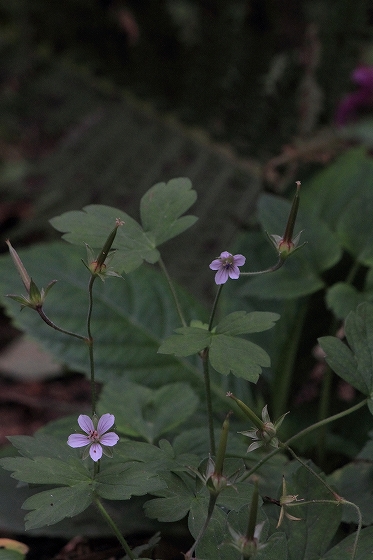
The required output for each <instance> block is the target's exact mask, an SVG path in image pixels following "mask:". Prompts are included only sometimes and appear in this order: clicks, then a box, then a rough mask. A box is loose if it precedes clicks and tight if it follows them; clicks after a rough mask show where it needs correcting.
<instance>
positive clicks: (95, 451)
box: [67, 413, 119, 461]
mask: <svg viewBox="0 0 373 560" xmlns="http://www.w3.org/2000/svg"><path fill="white" fill-rule="evenodd" d="M114 422H115V416H114V415H113V414H109V413H107V414H103V415H102V416H101V418H100V419H99V420H98V418H97V416H94V417H93V420H91V418H90V417H89V416H87V415H86V414H81V415H80V416H79V418H78V424H79V426H80V427H81V429H82V430H83V432H85V433H86V435H85V434H71V435H70V436H69V438H68V440H67V445H70V447H74V448H75V447H84V446H86V449H85V450H84V453H83V459H86V458H87V457H88V454H89V455H90V456H91V459H93V461H98V460H99V459H101V457H102V453H104V454H105V455H107V456H108V457H112V451H111V449H107V447H112V446H113V445H115V444H116V443H118V440H119V436H117V434H116V433H115V432H109V433H106V432H107V431H108V430H109V428H111V427H112V426H113V425H114Z"/></svg>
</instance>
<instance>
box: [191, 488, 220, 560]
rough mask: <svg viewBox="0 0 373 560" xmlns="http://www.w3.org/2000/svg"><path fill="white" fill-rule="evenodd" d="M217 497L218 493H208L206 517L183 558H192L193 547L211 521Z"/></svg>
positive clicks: (195, 546)
mask: <svg viewBox="0 0 373 560" xmlns="http://www.w3.org/2000/svg"><path fill="white" fill-rule="evenodd" d="M217 498H218V494H210V500H209V505H208V509H207V517H206V519H205V522H204V524H203V526H202V528H201V530H200V532H199V533H198V536H197V538H196V540H195V541H194V544H193V546H192V548H190V549H189V550H188V552H187V553H186V554H185V560H190V559H191V558H192V554H193V552H194V551H195V549H196V548H197V546H198V544H199V542H200V540H201V539H202V537H203V535H204V534H205V532H206V529H207V527H208V525H209V523H210V521H211V517H212V514H213V512H214V507H215V504H216V500H217Z"/></svg>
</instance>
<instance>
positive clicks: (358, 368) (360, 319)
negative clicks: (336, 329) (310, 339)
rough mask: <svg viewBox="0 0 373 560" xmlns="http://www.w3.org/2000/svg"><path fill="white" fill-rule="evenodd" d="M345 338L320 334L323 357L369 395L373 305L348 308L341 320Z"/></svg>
mask: <svg viewBox="0 0 373 560" xmlns="http://www.w3.org/2000/svg"><path fill="white" fill-rule="evenodd" d="M345 333H346V338H347V342H348V344H349V346H350V348H351V350H350V349H349V348H348V347H347V346H346V345H345V344H343V342H341V341H340V340H339V339H337V338H334V337H330V336H327V337H322V338H320V339H319V343H320V345H321V347H322V349H323V350H324V352H325V353H326V357H325V360H326V362H327V363H328V364H329V365H330V367H331V368H332V369H333V370H334V371H335V372H336V373H337V374H338V375H339V376H340V377H342V379H344V380H345V381H347V382H348V383H350V384H351V385H352V386H353V387H355V388H356V389H358V390H359V391H361V392H362V393H363V394H364V395H367V396H370V395H371V394H372V391H373V369H372V368H373V305H372V304H370V303H362V304H360V305H359V306H358V308H357V310H356V312H351V313H350V314H349V315H348V317H347V319H346V323H345Z"/></svg>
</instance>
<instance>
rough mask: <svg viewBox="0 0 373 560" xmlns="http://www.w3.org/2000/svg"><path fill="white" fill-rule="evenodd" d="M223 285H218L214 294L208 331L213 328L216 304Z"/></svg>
mask: <svg viewBox="0 0 373 560" xmlns="http://www.w3.org/2000/svg"><path fill="white" fill-rule="evenodd" d="M223 286H224V284H220V286H219V288H218V291H217V292H216V296H215V299H214V303H213V304H212V309H211V314H210V320H209V327H208V329H209V331H212V327H213V323H214V318H215V313H216V310H217V307H218V302H219V299H220V295H221V291H222V289H223Z"/></svg>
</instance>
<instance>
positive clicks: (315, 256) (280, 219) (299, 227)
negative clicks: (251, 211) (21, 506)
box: [258, 193, 342, 274]
mask: <svg viewBox="0 0 373 560" xmlns="http://www.w3.org/2000/svg"><path fill="white" fill-rule="evenodd" d="M290 208H291V203H290V202H289V201H287V200H285V199H284V198H281V197H278V196H273V195H268V194H265V195H263V196H262V197H261V198H260V200H259V204H258V214H259V221H260V223H261V224H262V226H263V229H264V230H265V231H267V232H268V233H269V234H277V235H281V236H282V235H283V233H284V231H285V227H286V222H287V218H288V215H289V212H290ZM299 231H303V232H304V233H302V236H301V240H300V243H302V239H303V241H307V242H308V243H307V245H305V246H304V247H302V249H301V250H299V251H298V252H297V253H296V255H294V256H292V257H291V260H294V259H301V260H303V261H306V262H307V263H308V264H309V265H310V268H311V270H313V271H314V272H315V273H318V274H319V273H321V272H323V271H325V270H328V269H329V268H331V267H332V266H333V265H335V264H336V263H337V262H338V261H339V259H340V258H341V256H342V251H341V247H340V244H339V242H338V239H337V237H336V236H335V234H334V233H333V232H332V231H331V230H330V228H329V226H328V225H327V223H326V222H325V221H324V220H322V219H321V218H319V217H317V216H316V215H315V214H314V213H313V212H311V211H310V210H309V209H308V208H304V207H303V206H302V193H301V195H300V205H299V211H298V216H297V221H296V225H295V231H294V237H295V235H296V234H297V233H298V232H299ZM289 260H290V259H289ZM287 262H288V261H287ZM287 262H286V263H285V265H284V266H286V265H287Z"/></svg>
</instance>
